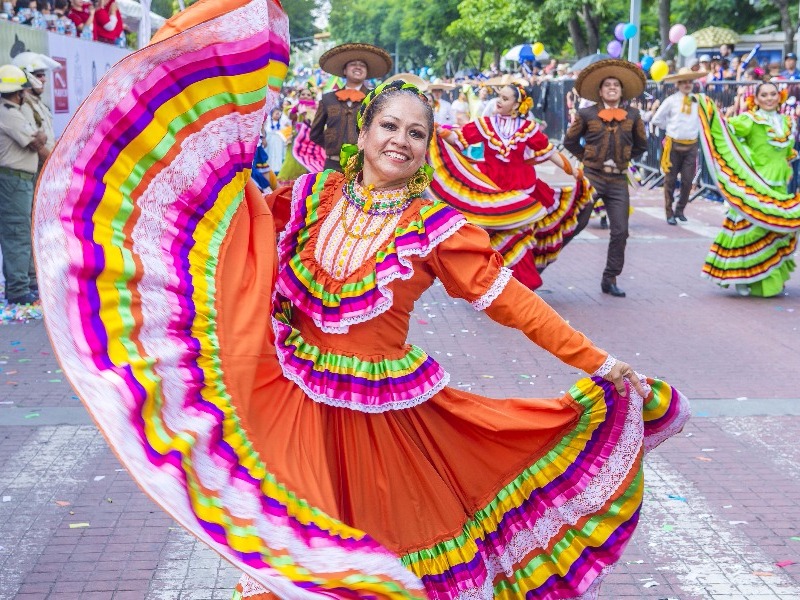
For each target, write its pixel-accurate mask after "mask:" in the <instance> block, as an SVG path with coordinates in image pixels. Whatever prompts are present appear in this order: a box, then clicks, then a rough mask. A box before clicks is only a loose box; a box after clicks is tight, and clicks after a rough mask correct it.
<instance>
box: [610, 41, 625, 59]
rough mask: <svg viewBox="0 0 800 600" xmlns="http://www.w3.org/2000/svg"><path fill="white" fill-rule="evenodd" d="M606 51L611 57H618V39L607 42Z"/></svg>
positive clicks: (620, 46)
mask: <svg viewBox="0 0 800 600" xmlns="http://www.w3.org/2000/svg"><path fill="white" fill-rule="evenodd" d="M606 52H608V55H609V56H610V57H611V58H619V57H620V55H621V54H622V44H620V43H619V40H612V41H610V42H608V46H606Z"/></svg>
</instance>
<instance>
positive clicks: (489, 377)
mask: <svg viewBox="0 0 800 600" xmlns="http://www.w3.org/2000/svg"><path fill="white" fill-rule="evenodd" d="M481 377H483V378H484V379H494V375H481Z"/></svg>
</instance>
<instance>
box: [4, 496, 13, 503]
mask: <svg viewBox="0 0 800 600" xmlns="http://www.w3.org/2000/svg"><path fill="white" fill-rule="evenodd" d="M3 502H11V496H3Z"/></svg>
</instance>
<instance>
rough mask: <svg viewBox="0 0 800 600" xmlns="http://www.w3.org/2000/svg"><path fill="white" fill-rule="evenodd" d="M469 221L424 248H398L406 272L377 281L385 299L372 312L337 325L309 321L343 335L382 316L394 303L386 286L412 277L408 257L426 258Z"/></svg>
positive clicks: (322, 329)
mask: <svg viewBox="0 0 800 600" xmlns="http://www.w3.org/2000/svg"><path fill="white" fill-rule="evenodd" d="M468 222H469V221H467V219H466V218H464V217H462V218H461V220H459V221H457V222H456V223H454V224H453V225H451V226H450V227H448V228H447V229H446V230H445V231H443V232H442V233H441V234H439V236H437V237H436V238H434V239H432V240H431V241H430V243H429V244H428V245H427V246H426V247H425V248H410V249H405V250H402V249H400V248H398V249H397V261H398V262H399V263H400V264H401V265H402V266H404V267H405V268H406V272H402V271H401V270H399V269H398V270H395V271H394V272H392V273H390V274H389V275H385V276H384V277H382V278H380V279H378V281H377V282H376V283H375V286H376V287H377V289H378V293H380V294H381V296H383V298H385V299H386V301H385V302H381V303H380V304H378V305H377V306H375V307H374V308H373V309H372V310H370V311H368V312H366V313H364V314H361V315H355V316H352V317H343V318H342V319H340V320H339V324H338V325H326V324H325V323H323V322H322V321H321V320H320V319H319V318H318V317H317V316H316V315H311V320H312V321H313V322H314V325H316V326H317V327H319V328H320V330H321V331H323V332H325V333H333V334H345V333H347V332H348V331H349V330H350V327H349V326H350V325H357V324H358V323H366V322H367V321H370V320H372V319H374V318H375V317H377V316H379V315H382V314H383V313H385V312H386V311H387V310H389V309H390V308H391V307H392V304H393V303H394V292H392V290H390V289H388V287H386V286H388V285H389V284H390V283H391V282H392V281H394V280H395V279H401V280H407V279H411V277H413V276H414V267H413V266H412V265H411V261H410V260H408V259H407V257H409V256H419V257H420V258H424V257H426V256H428V254H430V253H431V252H433V250H434V249H435V248H436V247H437V246H438V245H439V244H441V243H442V242H443V241H445V240H446V239H448V238H449V237H451V236H452V235H453V234H455V233H456V231H458V230H459V229H461V228H462V227H463V226H464V225H466V224H467V223H468Z"/></svg>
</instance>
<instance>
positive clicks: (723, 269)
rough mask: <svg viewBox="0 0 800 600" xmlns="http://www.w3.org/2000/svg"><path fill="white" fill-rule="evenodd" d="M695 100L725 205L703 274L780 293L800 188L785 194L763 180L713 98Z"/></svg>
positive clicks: (796, 226) (761, 292) (796, 228)
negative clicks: (723, 214)
mask: <svg viewBox="0 0 800 600" xmlns="http://www.w3.org/2000/svg"><path fill="white" fill-rule="evenodd" d="M699 106H700V111H699V114H700V122H701V124H702V126H703V127H702V135H701V141H702V145H703V150H704V152H705V156H706V161H707V163H708V165H709V166H710V168H711V171H712V173H713V174H714V176H715V178H716V181H717V184H718V188H719V190H720V192H721V193H722V195H723V197H724V198H725V201H726V203H727V204H728V206H729V210H728V213H727V215H726V217H725V221H724V222H723V224H722V231H720V233H719V234H718V235H717V237H716V238H715V239H714V243H713V244H712V246H711V249H710V250H709V253H708V256H707V257H706V261H705V264H704V265H703V275H704V276H706V277H708V278H710V279H711V280H712V281H714V282H716V283H717V284H719V285H722V286H728V285H736V287H737V289H739V290H740V291H742V292H743V293H745V294H749V295H754V296H775V295H777V294H780V293H781V291H782V290H783V286H784V284H785V282H786V281H788V279H789V275H790V273H791V272H792V271H793V270H794V267H795V263H794V259H793V258H792V255H793V254H794V252H795V250H796V248H797V236H798V233H800V193H798V194H794V195H793V194H789V193H787V192H786V190H785V188H784V189H776V188H773V187H771V186H770V185H769V184H768V183H767V182H766V181H764V180H763V179H762V177H761V176H760V175H759V173H758V172H757V171H756V170H755V169H754V168H753V166H752V164H751V161H750V158H749V154H748V152H747V151H746V149H745V148H744V147H743V146H742V144H741V142H740V141H739V140H738V139H736V137H734V136H733V135H732V134H731V133H730V131H729V130H728V128H727V126H726V125H725V122H724V120H723V119H722V118H721V116H720V114H719V112H718V110H717V108H716V106H715V105H714V103H713V101H712V100H711V99H709V98H707V97H705V96H701V97H700V103H699Z"/></svg>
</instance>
